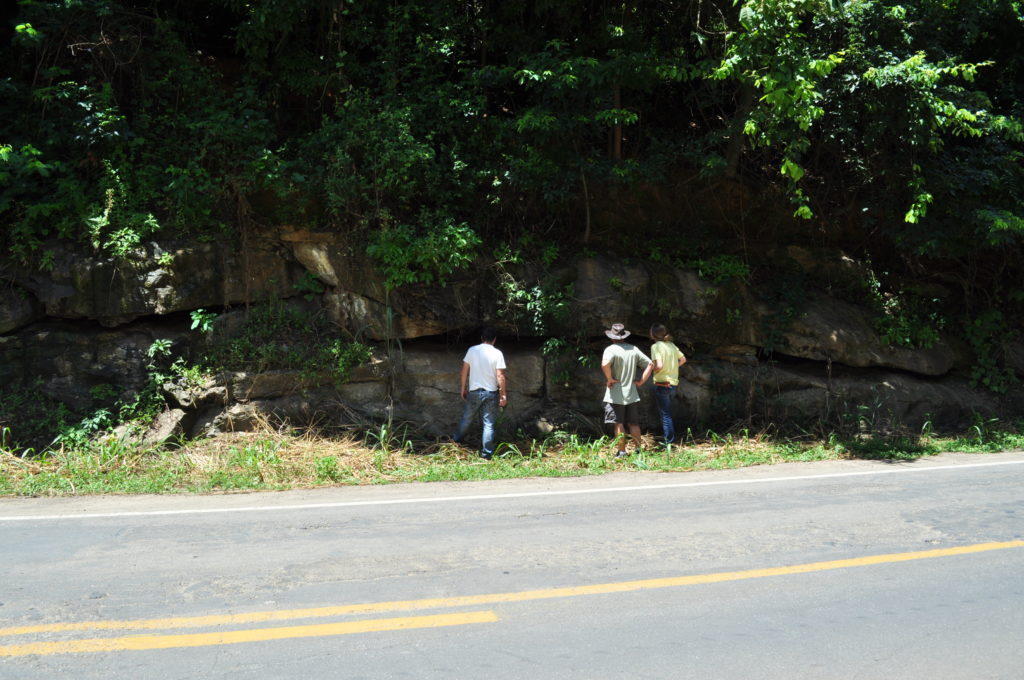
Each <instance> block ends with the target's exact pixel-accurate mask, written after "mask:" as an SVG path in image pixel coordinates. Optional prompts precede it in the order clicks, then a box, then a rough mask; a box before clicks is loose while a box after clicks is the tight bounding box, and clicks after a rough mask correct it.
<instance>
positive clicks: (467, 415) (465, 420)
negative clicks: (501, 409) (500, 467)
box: [452, 390, 499, 458]
mask: <svg viewBox="0 0 1024 680" xmlns="http://www.w3.org/2000/svg"><path fill="white" fill-rule="evenodd" d="M498 401H499V398H498V391H497V390H495V391H493V392H488V391H487V390H473V391H472V392H470V393H469V394H467V395H466V405H465V406H464V407H463V409H462V420H460V421H459V427H458V428H457V429H456V430H455V436H454V437H452V439H453V440H454V441H456V442H461V441H462V439H463V437H465V436H466V430H468V429H469V426H470V425H472V424H473V420H474V419H475V418H476V414H477V412H479V413H480V419H481V420H483V422H484V433H483V437H482V439H483V441H482V443H481V452H482V453H483V455H484V456H486V457H488V458H490V457H491V456H492V455H493V454H494V423H496V422H497V421H498Z"/></svg>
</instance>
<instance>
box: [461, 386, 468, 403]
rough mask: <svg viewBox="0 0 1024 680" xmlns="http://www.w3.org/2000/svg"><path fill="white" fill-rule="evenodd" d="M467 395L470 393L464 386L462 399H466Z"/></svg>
mask: <svg viewBox="0 0 1024 680" xmlns="http://www.w3.org/2000/svg"><path fill="white" fill-rule="evenodd" d="M467 396H469V393H468V392H467V391H466V388H465V387H463V388H462V401H466V397H467Z"/></svg>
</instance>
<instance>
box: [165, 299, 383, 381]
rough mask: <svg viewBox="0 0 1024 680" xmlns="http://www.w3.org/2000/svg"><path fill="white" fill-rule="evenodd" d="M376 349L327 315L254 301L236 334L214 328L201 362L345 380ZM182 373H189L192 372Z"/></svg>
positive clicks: (215, 367)
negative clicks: (342, 333)
mask: <svg viewBox="0 0 1024 680" xmlns="http://www.w3.org/2000/svg"><path fill="white" fill-rule="evenodd" d="M371 354H372V350H371V348H370V347H369V346H367V345H365V344H363V343H360V342H358V341H354V340H348V339H343V338H340V337H338V335H337V331H336V329H335V328H334V327H333V326H332V325H331V324H329V323H328V322H327V321H326V319H324V318H323V316H322V314H319V313H310V312H307V311H305V310H303V309H301V308H299V307H296V306H292V305H289V304H287V303H285V302H283V301H281V300H275V299H271V300H268V301H267V302H263V303H259V304H255V305H253V306H252V307H251V308H250V310H249V312H248V314H247V315H246V317H245V320H244V321H243V323H241V324H240V326H239V328H238V329H237V330H236V331H235V332H233V333H232V334H231V335H223V334H217V333H214V334H213V335H212V337H211V338H210V340H209V342H208V344H207V350H206V353H205V355H204V356H203V357H202V359H201V360H200V361H199V362H198V366H199V367H201V372H202V373H209V372H215V371H220V370H232V371H247V372H252V373H261V372H264V371H268V370H298V371H301V372H304V373H306V374H309V375H310V376H313V375H319V374H328V375H330V376H332V378H333V379H334V380H335V381H336V382H338V383H343V382H345V381H346V380H348V378H349V375H350V374H351V371H352V369H353V368H355V367H356V366H360V365H363V364H365V363H366V362H368V361H369V360H370V358H371ZM178 373H179V375H180V376H181V377H183V378H184V377H186V374H187V373H188V372H187V371H182V370H179V371H178ZM200 374H201V373H200Z"/></svg>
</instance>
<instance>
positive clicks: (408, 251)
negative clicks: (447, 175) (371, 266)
mask: <svg viewBox="0 0 1024 680" xmlns="http://www.w3.org/2000/svg"><path fill="white" fill-rule="evenodd" d="M479 245H480V237H479V236H477V235H476V233H475V232H473V230H472V229H470V228H469V227H468V226H467V225H465V224H455V223H453V222H452V221H451V219H450V218H446V217H443V216H439V215H435V214H431V213H428V212H424V213H421V215H420V226H419V228H417V227H413V226H410V225H405V224H402V225H397V226H393V227H390V228H388V229H384V230H382V231H380V232H379V233H378V234H377V236H376V239H375V240H374V241H373V242H372V243H371V244H370V245H369V246H368V247H367V249H366V252H367V254H368V255H369V256H370V257H372V258H374V259H375V260H376V261H377V262H378V263H380V267H381V269H382V271H383V272H384V280H385V284H386V285H387V286H388V287H389V288H397V287H398V286H401V285H406V284H411V283H437V284H439V285H442V286H443V285H445V283H446V282H447V279H448V277H449V276H451V275H452V274H453V273H454V272H455V271H457V270H458V269H461V268H463V267H466V266H467V265H469V263H470V262H472V261H473V258H474V256H475V251H476V248H477V246H479Z"/></svg>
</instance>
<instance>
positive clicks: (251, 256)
mask: <svg viewBox="0 0 1024 680" xmlns="http://www.w3.org/2000/svg"><path fill="white" fill-rule="evenodd" d="M781 256H785V257H787V258H789V259H790V260H792V261H795V262H797V264H798V265H799V267H801V268H802V269H804V270H805V271H808V272H817V273H821V272H822V271H824V272H826V274H827V276H828V279H829V281H833V280H835V281H843V280H846V279H844V277H847V278H849V279H850V280H852V279H855V278H856V276H857V275H858V274H857V263H855V262H853V261H852V260H849V259H848V258H845V259H844V258H843V257H842V256H841V255H835V254H833V257H832V259H831V260H829V261H827V262H822V261H820V260H817V259H815V256H814V255H813V254H812V253H809V252H808V251H806V250H804V249H795V250H794V249H792V248H790V249H785V250H784V252H783V253H782V254H781V255H780V257H781ZM56 259H57V266H55V268H54V270H53V271H52V272H49V273H42V272H35V271H33V272H20V273H19V272H15V274H14V275H12V276H11V277H10V278H9V281H8V282H7V283H6V284H4V285H3V287H2V288H0V381H2V382H3V383H4V384H7V385H11V384H21V385H32V386H33V389H39V390H41V391H42V392H43V393H45V394H46V395H48V396H50V397H54V398H57V399H60V400H62V401H65V402H67V403H68V404H70V405H71V406H73V407H74V408H77V409H88V408H89V407H90V405H91V404H93V402H94V398H95V395H94V394H93V392H94V391H95V388H97V387H98V386H103V385H106V386H110V387H109V388H107V389H108V390H109V389H114V390H116V392H117V394H118V395H119V396H122V397H126V396H130V395H132V394H136V393H138V391H139V390H140V389H142V387H143V386H144V385H145V384H146V382H147V381H148V380H149V379H150V378H149V374H148V369H147V365H148V364H150V363H151V361H152V359H151V357H149V356H148V355H147V348H149V347H150V345H151V344H152V343H153V341H154V340H157V339H169V340H171V341H172V342H173V349H174V352H175V354H176V355H181V356H185V355H187V354H188V353H189V350H190V347H189V346H190V345H193V344H197V343H198V340H199V338H198V334H197V333H195V332H192V331H191V330H190V328H189V320H188V319H187V315H185V314H175V313H180V312H188V311H191V310H194V309H197V308H200V307H202V308H206V309H211V308H212V309H220V308H224V307H226V306H228V305H241V304H242V303H245V302H247V301H255V300H259V299H267V298H268V297H270V298H274V299H282V300H285V304H290V302H289V299H294V300H296V301H297V300H299V298H298V297H297V296H299V295H300V294H301V293H302V292H303V291H302V290H300V288H299V287H297V286H296V284H297V283H299V282H300V280H301V279H302V278H303V276H308V275H309V274H312V275H315V276H316V277H317V279H318V280H319V281H320V283H321V284H322V285H323V287H324V290H323V292H322V293H316V294H307V295H306V297H308V298H311V299H310V300H308V301H305V302H303V303H302V304H304V305H307V306H309V307H310V308H312V309H313V310H314V312H315V313H322V314H325V315H326V316H327V318H329V319H330V320H331V321H332V322H333V323H334V324H336V325H337V326H339V327H340V328H343V329H346V330H347V331H348V332H349V333H351V334H352V336H353V337H356V338H359V339H361V340H363V341H364V342H373V343H375V350H374V353H375V357H376V363H375V364H374V365H373V366H370V367H365V368H363V369H360V370H357V371H355V372H354V374H353V375H352V376H351V378H350V379H349V381H348V382H346V383H344V384H341V385H336V384H334V382H333V380H332V378H331V377H330V376H329V375H328V373H327V372H326V371H320V372H318V371H317V370H312V371H310V370H305V371H301V372H300V371H265V372H261V373H257V374H245V373H229V374H224V375H220V376H216V377H215V378H212V379H210V380H209V381H208V383H207V384H205V385H200V386H196V385H192V386H189V387H185V386H183V385H181V384H173V383H169V384H167V385H165V386H164V391H165V393H166V396H167V401H168V404H169V407H168V411H167V413H165V414H164V415H163V416H162V417H161V419H160V420H159V421H158V422H157V423H155V424H154V427H153V429H152V430H151V432H150V433H149V435H148V438H149V439H150V440H151V441H156V440H160V439H163V438H166V437H169V436H173V435H177V434H188V435H193V436H199V435H209V434H215V433H217V432H222V431H229V430H242V429H248V428H252V427H254V426H256V425H257V424H258V423H260V422H262V421H263V420H270V421H272V422H276V421H289V422H295V423H300V424H321V425H334V426H344V425H351V424H357V423H367V422H374V421H380V420H383V419H387V420H390V422H392V423H404V424H408V425H409V426H410V427H412V428H414V429H416V430H419V431H422V432H424V433H428V434H431V435H436V436H442V435H446V434H449V433H451V431H452V430H453V428H454V426H455V423H456V421H457V420H458V417H459V415H460V413H461V408H462V402H461V399H460V397H459V393H458V389H459V379H458V374H459V370H460V367H461V361H462V356H463V354H464V352H465V350H466V348H467V347H468V346H469V345H471V344H474V343H475V342H476V339H475V334H476V331H477V329H478V328H479V326H480V325H481V324H483V323H489V324H493V325H496V326H498V328H499V333H500V336H499V347H500V348H501V349H503V350H504V351H505V355H506V360H507V362H508V366H509V369H508V380H509V383H508V384H509V397H510V398H509V406H508V408H507V409H506V410H505V413H504V415H503V420H502V423H503V426H504V427H506V428H507V429H509V430H514V429H517V428H524V429H526V430H528V431H531V432H534V433H540V434H543V433H546V432H550V431H552V430H553V429H554V428H558V427H566V428H572V429H576V430H584V431H590V432H595V433H596V432H600V431H601V428H602V425H601V423H600V421H599V416H600V403H599V401H600V396H601V393H602V377H601V374H600V370H599V367H598V366H597V362H598V361H599V358H600V353H601V349H602V348H603V346H604V344H605V340H604V337H603V335H602V330H603V329H604V328H606V327H608V326H609V325H610V324H611V323H612V322H615V321H621V322H624V323H626V325H627V327H629V328H630V329H631V330H632V331H633V332H634V337H635V338H636V341H637V344H638V345H639V346H640V347H641V349H643V350H644V351H647V350H648V348H649V342H648V341H647V340H646V338H645V337H644V336H645V335H646V330H647V328H648V327H649V325H650V324H651V323H652V322H656V321H658V322H663V323H666V325H668V326H669V327H670V328H671V329H672V330H673V331H674V334H675V336H676V338H677V341H678V342H679V343H680V344H681V345H683V346H684V349H685V350H686V351H687V353H688V354H689V358H690V361H689V363H687V364H686V366H685V367H684V370H683V376H684V380H683V382H682V385H681V387H680V389H679V390H678V394H677V397H678V398H677V401H676V403H677V409H678V414H677V415H678V417H679V424H680V426H681V428H682V431H685V429H686V428H687V427H690V428H692V429H694V431H695V432H700V431H701V428H703V427H707V426H712V425H713V426H716V427H720V426H723V425H728V424H730V423H732V422H736V421H738V420H742V421H745V422H751V423H755V424H756V423H761V424H763V423H780V422H789V423H799V424H801V425H803V426H813V425H814V424H817V423H825V424H826V425H827V424H836V423H848V422H850V419H853V420H855V421H856V422H858V423H859V424H861V425H863V426H864V427H866V428H871V427H877V428H885V427H892V426H897V425H903V426H908V427H912V428H917V427H920V426H921V424H922V423H924V422H931V423H933V424H934V425H935V426H937V427H941V426H943V425H945V426H950V427H953V426H962V425H964V424H966V423H969V422H970V419H971V418H972V416H973V414H975V413H981V414H991V415H996V416H998V415H1006V414H1007V413H1012V412H1013V411H1014V409H1015V408H1016V405H1017V404H1018V403H1019V402H1020V398H1019V395H1010V396H1008V397H998V396H996V395H993V394H992V393H989V392H983V391H978V390H974V389H972V388H970V386H969V385H968V384H967V381H966V379H965V378H964V377H963V374H962V371H961V369H962V367H964V366H967V365H969V363H970V357H969V356H967V355H966V354H965V352H964V351H963V350H962V349H959V348H958V347H957V346H956V345H955V344H954V343H951V342H945V341H943V342H940V343H938V344H936V345H935V346H934V347H932V348H930V349H927V350H914V349H909V348H897V347H891V346H887V345H884V344H883V343H882V342H881V340H880V338H879V336H878V334H877V332H876V331H875V329H874V327H873V323H872V321H873V320H872V317H871V314H870V313H869V312H868V311H867V309H865V308H861V307H858V306H856V305H853V304H850V303H849V302H844V301H841V300H839V299H836V298H833V297H830V296H828V295H827V294H825V293H824V292H821V291H818V292H815V293H813V294H809V295H807V296H806V299H803V300H802V301H801V304H800V305H799V306H798V307H797V308H794V309H793V310H791V313H789V314H787V315H785V316H784V317H782V316H780V315H779V314H778V313H777V310H775V309H773V308H772V305H771V304H770V302H769V301H766V300H765V299H763V298H761V297H759V295H758V291H755V290H752V289H751V288H750V287H749V286H747V285H745V284H744V283H743V282H741V281H732V282H729V283H723V284H719V285H716V284H713V283H712V282H710V281H708V280H706V279H704V278H702V277H701V276H700V275H699V274H698V272H696V271H693V270H686V269H676V268H673V267H671V266H669V265H666V264H659V265H653V264H640V263H636V262H634V263H622V262H618V261H614V260H610V259H605V258H598V257H588V258H582V259H579V260H578V261H575V262H572V263H564V264H561V265H559V266H556V267H555V268H554V269H552V270H551V271H550V272H547V273H546V274H547V276H548V277H549V278H550V279H551V280H555V281H558V282H559V283H560V284H561V285H562V286H568V285H569V284H571V290H572V297H571V298H569V299H568V300H567V303H568V313H567V314H565V315H564V316H562V317H560V318H551V319H547V320H546V321H545V322H544V323H545V324H546V326H545V327H544V329H543V330H538V328H539V326H538V324H537V323H536V320H534V321H533V322H531V321H530V320H529V319H527V318H525V317H523V316H519V317H517V316H516V315H515V314H514V313H512V312H510V311H509V310H510V309H511V307H510V304H509V301H508V300H504V299H502V294H503V293H502V288H501V286H500V285H499V283H500V278H499V276H498V274H496V272H495V271H494V270H493V269H490V270H487V269H485V270H481V271H471V272H465V273H462V274H460V276H459V277H456V278H453V279H452V280H451V281H450V282H449V285H448V286H447V287H445V288H433V287H423V286H409V287H405V288H402V289H398V290H393V291H389V290H387V289H386V287H385V286H384V284H383V280H382V278H381V276H380V275H379V273H378V272H376V271H375V270H374V269H373V268H372V266H371V265H370V263H369V262H368V261H367V259H366V258H365V257H362V256H357V255H356V254H354V253H353V251H352V250H351V248H349V247H347V246H346V245H345V244H343V243H340V242H338V241H337V239H336V238H335V237H334V236H332V235H329V234H314V233H309V232H296V231H288V232H285V233H283V234H280V235H278V234H272V235H270V236H266V235H264V237H263V238H259V239H254V241H253V243H250V244H249V245H248V249H247V250H246V251H245V253H244V254H240V253H239V252H237V251H236V249H235V248H233V247H232V246H230V245H228V244H200V245H197V246H195V247H191V248H185V247H184V246H182V245H180V244H178V245H173V246H172V245H164V246H159V245H156V244H150V245H149V246H147V249H146V252H145V253H144V254H140V257H139V258H138V259H137V260H133V261H131V262H125V261H114V260H111V259H109V258H98V257H94V256H88V255H84V254H80V253H74V252H71V251H62V252H60V253H59V254H58V256H57V258H56ZM160 263H163V264H160ZM566 289H570V288H566ZM240 314H243V311H242V310H241V309H240V308H239V307H236V309H235V310H233V311H232V312H231V313H229V314H222V316H221V320H220V321H218V324H219V325H221V326H223V328H224V329H226V331H225V332H229V333H230V329H231V328H232V327H234V326H237V325H238V323H239V321H240V316H239V315H240ZM780 318H782V319H783V320H784V323H781V324H780V322H779V319H780ZM72 320H75V321H72ZM531 324H532V325H531ZM104 327H106V328H104ZM548 337H554V338H558V339H561V340H564V341H565V343H566V344H565V346H563V348H562V352H561V353H554V354H553V355H550V356H548V355H545V354H544V353H543V352H542V351H541V350H540V345H541V343H542V341H543V340H545V339H546V338H548ZM1008 355H1009V357H1010V359H1011V361H1010V362H1009V363H1010V365H1011V366H1013V367H1014V368H1015V370H1017V371H1018V373H1022V372H1024V368H1022V366H1024V360H1022V359H1021V357H1022V356H1024V351H1022V350H1021V349H1020V345H1014V346H1011V347H1010V348H1009V354H1008ZM585 361H589V364H587V365H585V364H584V362H585ZM312 368H313V369H316V367H312ZM646 408H647V409H648V413H647V417H646V423H645V425H646V426H647V427H650V428H656V425H655V423H656V422H657V421H656V418H655V416H654V411H653V409H654V407H653V403H652V402H651V400H648V402H647V404H646ZM2 424H3V423H0V425H2Z"/></svg>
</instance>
